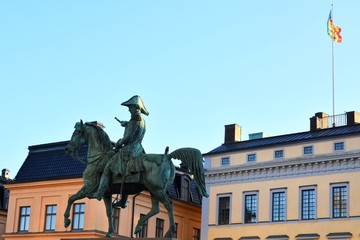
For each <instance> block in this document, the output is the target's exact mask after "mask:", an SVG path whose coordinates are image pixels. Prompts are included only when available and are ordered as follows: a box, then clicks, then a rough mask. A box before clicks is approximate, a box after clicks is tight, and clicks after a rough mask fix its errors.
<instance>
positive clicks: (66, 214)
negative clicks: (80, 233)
mask: <svg viewBox="0 0 360 240" xmlns="http://www.w3.org/2000/svg"><path fill="white" fill-rule="evenodd" d="M84 189H85V186H84V187H82V188H81V189H80V190H79V191H78V192H77V193H75V195H72V196H71V197H70V198H69V200H68V204H67V207H66V210H65V212H64V226H65V228H67V227H68V226H69V225H70V223H71V220H70V219H69V216H70V209H71V206H72V204H73V203H74V202H75V201H76V200H79V199H83V198H85V197H86V195H85V193H84Z"/></svg>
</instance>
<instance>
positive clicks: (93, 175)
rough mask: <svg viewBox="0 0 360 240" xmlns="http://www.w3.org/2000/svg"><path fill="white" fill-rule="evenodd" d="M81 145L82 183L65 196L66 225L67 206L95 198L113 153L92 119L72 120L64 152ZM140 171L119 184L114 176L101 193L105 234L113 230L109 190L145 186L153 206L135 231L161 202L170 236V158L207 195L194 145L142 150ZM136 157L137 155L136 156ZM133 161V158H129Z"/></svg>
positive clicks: (75, 151) (172, 175) (135, 189)
mask: <svg viewBox="0 0 360 240" xmlns="http://www.w3.org/2000/svg"><path fill="white" fill-rule="evenodd" d="M83 145H88V153H87V160H86V164H87V165H86V168H85V170H84V173H83V180H84V186H83V187H82V188H81V189H80V190H79V191H78V192H77V193H76V194H75V195H73V196H71V197H70V198H69V200H68V205H67V208H66V210H65V213H64V218H65V219H64V223H65V227H68V226H69V225H70V223H71V221H70V219H69V216H70V208H71V205H72V204H73V202H74V201H76V200H78V199H82V198H85V197H87V198H96V196H95V195H94V194H95V192H96V190H97V188H98V186H99V182H100V177H101V174H102V172H103V170H104V167H105V165H106V164H107V163H108V162H109V160H110V159H111V157H112V156H114V155H115V152H114V150H113V145H112V143H111V141H110V139H109V137H108V135H107V134H106V132H105V131H104V130H103V129H102V128H100V127H99V126H97V125H96V124H94V123H83V122H82V121H80V122H78V123H76V124H75V130H74V132H73V134H72V137H71V139H70V142H69V144H68V146H67V147H66V149H65V150H66V152H67V153H68V154H70V155H71V156H73V157H74V158H78V159H79V157H78V151H79V149H80V148H81V147H82V146H83ZM139 158H141V159H140V160H141V163H142V166H143V169H144V170H143V171H142V172H141V173H140V174H142V176H141V177H140V178H139V182H134V181H132V182H131V181H127V179H128V177H125V178H124V179H125V181H124V183H123V184H122V180H123V177H121V176H113V178H112V182H111V183H110V186H109V190H108V192H106V194H105V195H104V198H103V199H104V203H105V207H106V215H107V219H108V224H109V228H108V232H107V235H106V236H107V237H111V235H112V233H113V225H112V204H111V203H112V194H119V193H122V194H128V195H131V194H137V193H140V192H142V191H144V190H147V191H149V192H150V195H151V203H152V208H151V210H150V212H149V213H147V214H146V215H145V216H143V217H141V218H140V219H139V221H138V223H137V225H136V227H135V231H134V233H135V234H136V233H139V232H140V231H141V229H142V226H143V224H144V223H145V222H146V221H147V220H148V219H149V218H150V217H152V216H154V215H155V214H157V213H159V211H160V205H159V203H160V202H161V203H163V204H164V206H165V208H166V210H167V212H168V217H169V220H170V224H169V229H168V231H167V232H166V234H165V236H164V237H171V236H172V233H173V232H175V231H176V225H175V220H174V210H173V204H172V201H171V199H170V198H169V197H168V196H167V194H166V190H167V189H168V187H169V186H170V185H171V184H172V183H173V181H174V178H175V166H174V164H173V162H172V161H171V159H179V160H181V161H182V163H184V164H185V165H186V166H187V167H188V168H189V170H190V173H191V174H193V176H194V179H195V181H196V184H197V188H198V190H199V193H200V195H201V196H204V197H208V196H209V195H208V194H207V192H206V189H205V178H204V170H203V157H202V154H201V152H200V151H199V150H198V149H195V148H181V149H178V150H175V151H174V152H172V153H170V154H167V153H165V154H144V155H142V156H140V157H139ZM138 160H139V159H138ZM130 161H132V160H130Z"/></svg>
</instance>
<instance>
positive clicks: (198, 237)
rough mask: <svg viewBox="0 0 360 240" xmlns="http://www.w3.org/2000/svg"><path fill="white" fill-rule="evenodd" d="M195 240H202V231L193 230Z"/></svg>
mask: <svg viewBox="0 0 360 240" xmlns="http://www.w3.org/2000/svg"><path fill="white" fill-rule="evenodd" d="M193 240H200V229H198V228H193Z"/></svg>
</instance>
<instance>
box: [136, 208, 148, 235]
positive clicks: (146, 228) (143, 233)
mask: <svg viewBox="0 0 360 240" xmlns="http://www.w3.org/2000/svg"><path fill="white" fill-rule="evenodd" d="M143 217H145V214H140V218H143ZM147 235H148V220H146V222H144V224H143V226H142V228H141V231H140V232H139V233H137V234H136V237H137V238H147Z"/></svg>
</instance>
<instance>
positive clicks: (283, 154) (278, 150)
mask: <svg viewBox="0 0 360 240" xmlns="http://www.w3.org/2000/svg"><path fill="white" fill-rule="evenodd" d="M280 151H281V152H282V156H281V157H276V152H280ZM284 158H285V151H284V149H275V150H274V159H284Z"/></svg>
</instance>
